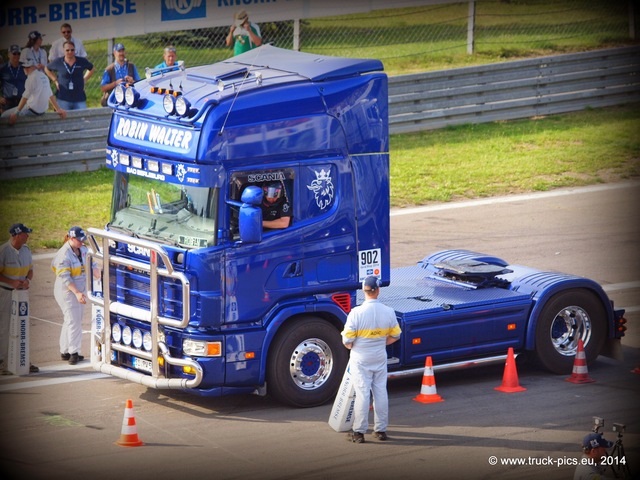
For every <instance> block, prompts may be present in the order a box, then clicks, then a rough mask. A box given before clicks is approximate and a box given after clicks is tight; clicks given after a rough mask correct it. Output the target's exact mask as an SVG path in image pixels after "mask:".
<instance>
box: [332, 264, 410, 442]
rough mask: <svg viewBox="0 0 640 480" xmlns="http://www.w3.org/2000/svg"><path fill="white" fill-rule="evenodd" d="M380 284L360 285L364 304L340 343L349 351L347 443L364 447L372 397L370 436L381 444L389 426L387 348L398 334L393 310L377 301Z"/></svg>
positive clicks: (372, 280)
mask: <svg viewBox="0 0 640 480" xmlns="http://www.w3.org/2000/svg"><path fill="white" fill-rule="evenodd" d="M381 286H382V283H381V282H380V280H379V279H378V277H376V276H373V275H370V276H368V277H366V278H365V279H364V281H363V282H362V290H363V291H364V297H365V301H364V303H363V304H362V305H359V306H357V307H354V308H353V309H352V310H351V312H349V315H348V316H347V321H346V323H345V325H344V330H343V331H342V343H343V344H344V346H345V347H347V348H348V349H349V350H351V355H350V357H351V358H350V360H349V368H350V369H351V375H352V377H353V384H354V386H355V390H356V401H355V405H354V407H353V430H352V431H351V432H349V434H348V437H347V438H348V439H349V440H350V441H352V442H354V443H364V434H365V433H366V432H367V429H368V428H369V419H368V417H369V398H370V394H371V393H373V414H374V431H373V436H374V438H376V439H378V440H382V441H385V440H387V439H388V437H387V425H388V423H389V399H388V397H387V345H391V344H392V343H394V342H396V341H398V340H399V339H400V335H401V333H402V331H401V329H400V325H398V320H397V318H396V313H395V311H394V310H393V308H391V307H388V306H387V305H383V304H382V302H380V301H379V300H378V295H379V294H380V287H381Z"/></svg>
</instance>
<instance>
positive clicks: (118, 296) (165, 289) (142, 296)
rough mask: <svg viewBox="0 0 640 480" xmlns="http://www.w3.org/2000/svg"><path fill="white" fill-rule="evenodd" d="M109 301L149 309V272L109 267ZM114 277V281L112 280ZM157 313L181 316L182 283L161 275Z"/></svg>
mask: <svg viewBox="0 0 640 480" xmlns="http://www.w3.org/2000/svg"><path fill="white" fill-rule="evenodd" d="M110 279H111V282H112V283H111V284H110V291H111V301H118V302H120V303H123V304H126V305H131V306H133V307H138V308H141V309H144V310H150V308H151V307H150V304H149V303H150V302H149V300H150V298H151V295H150V280H149V274H148V273H146V272H140V271H136V270H131V269H127V268H124V267H117V268H116V267H114V266H112V267H111V271H110ZM114 279H116V282H114ZM158 289H159V292H158V298H159V299H160V302H159V305H158V314H159V315H160V316H162V317H167V318H173V319H181V318H182V284H181V283H180V281H178V280H176V279H172V278H166V277H161V278H160V279H159V280H158Z"/></svg>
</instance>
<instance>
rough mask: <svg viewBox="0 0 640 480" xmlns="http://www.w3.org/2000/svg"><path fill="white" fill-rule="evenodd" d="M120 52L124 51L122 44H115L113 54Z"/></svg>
mask: <svg viewBox="0 0 640 480" xmlns="http://www.w3.org/2000/svg"><path fill="white" fill-rule="evenodd" d="M120 50H124V44H122V43H116V44H115V45H114V46H113V51H114V52H119V51H120Z"/></svg>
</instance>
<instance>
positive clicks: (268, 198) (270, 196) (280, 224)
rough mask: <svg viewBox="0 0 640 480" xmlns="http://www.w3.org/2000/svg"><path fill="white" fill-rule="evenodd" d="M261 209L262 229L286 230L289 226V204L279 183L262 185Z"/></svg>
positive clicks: (282, 186)
mask: <svg viewBox="0 0 640 480" xmlns="http://www.w3.org/2000/svg"><path fill="white" fill-rule="evenodd" d="M261 208H262V226H263V227H264V228H269V229H277V228H287V227H288V226H289V225H290V224H291V215H292V212H291V203H289V199H288V198H287V194H286V192H285V188H284V185H283V184H282V183H281V182H267V183H265V184H263V186H262V205H261Z"/></svg>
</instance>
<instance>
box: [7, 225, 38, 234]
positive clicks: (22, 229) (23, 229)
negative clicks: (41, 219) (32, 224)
mask: <svg viewBox="0 0 640 480" xmlns="http://www.w3.org/2000/svg"><path fill="white" fill-rule="evenodd" d="M32 231H33V230H31V229H30V228H29V227H27V226H26V225H25V224H24V223H14V224H13V225H11V228H9V233H10V234H11V236H12V237H15V236H16V235H19V234H21V233H31V232H32Z"/></svg>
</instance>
